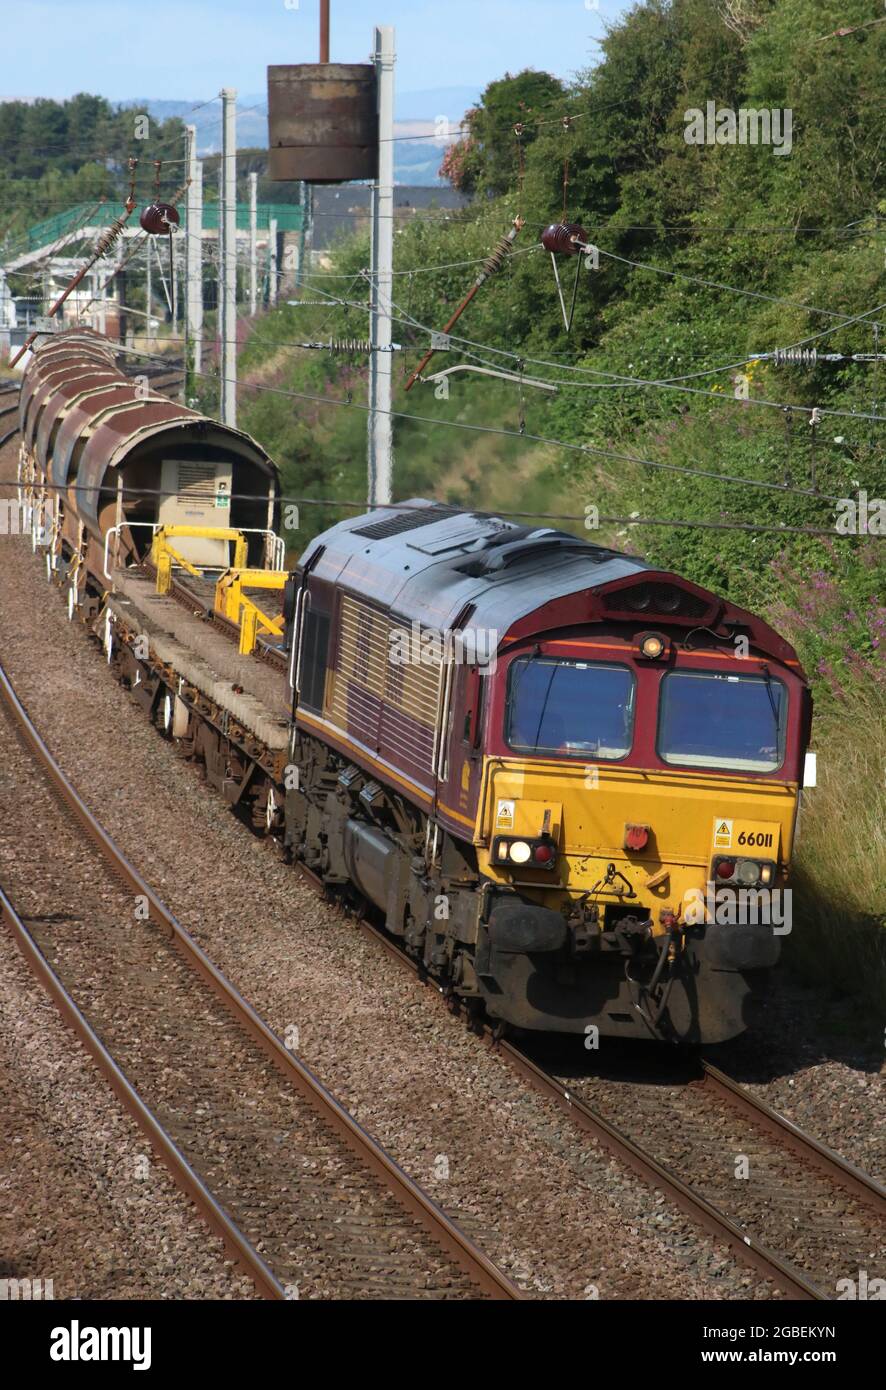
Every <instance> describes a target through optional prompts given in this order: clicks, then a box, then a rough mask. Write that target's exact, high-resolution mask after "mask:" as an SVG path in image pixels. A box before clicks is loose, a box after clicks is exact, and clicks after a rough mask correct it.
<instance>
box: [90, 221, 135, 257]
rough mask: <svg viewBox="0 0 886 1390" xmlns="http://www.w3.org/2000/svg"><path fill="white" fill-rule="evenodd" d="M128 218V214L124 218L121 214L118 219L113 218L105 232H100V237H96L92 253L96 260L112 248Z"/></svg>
mask: <svg viewBox="0 0 886 1390" xmlns="http://www.w3.org/2000/svg"><path fill="white" fill-rule="evenodd" d="M128 216H129V214H128V213H127V214H126V216H123V215H122V214H121V216H120V217H115V218H114V221H113V222H112V223H111V225H110V227H108V228H107V230H106V231H104V232H102V234H101V236H100V237H98V239H97V240H96V243H95V252H94V255H95V257H96V258H98V257H99V256H103V255H104V254H105V252H106V251H107V250H108V249H109V247H111V246H113V244H114V242H115V241H116V240H117V238H118V236H119V235H120V233H121V232H122V231H123V228H124V227H125V225H126V219H127V217H128Z"/></svg>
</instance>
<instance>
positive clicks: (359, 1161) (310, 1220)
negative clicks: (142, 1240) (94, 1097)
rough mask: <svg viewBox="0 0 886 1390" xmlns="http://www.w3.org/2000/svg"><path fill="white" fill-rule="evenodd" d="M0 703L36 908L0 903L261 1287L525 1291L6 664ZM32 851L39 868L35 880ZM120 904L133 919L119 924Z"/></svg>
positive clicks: (18, 835) (335, 1291)
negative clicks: (292, 1045)
mask: <svg viewBox="0 0 886 1390" xmlns="http://www.w3.org/2000/svg"><path fill="white" fill-rule="evenodd" d="M0 708H2V710H3V715H4V719H5V720H8V721H9V723H10V724H11V726H12V727H13V728H14V729H15V730H16V732H17V733H18V734H19V736H20V742H21V744H22V745H24V748H26V749H27V754H30V757H28V756H27V755H26V754H25V752H24V750H23V749H22V748H20V747H19V743H18V741H11V742H10V748H9V752H10V757H9V759H8V760H7V764H6V766H7V773H8V775H9V774H10V771H11V769H12V767H13V761H14V755H15V750H14V749H13V747H12V742H15V744H16V748H17V749H18V757H19V759H20V761H21V763H22V766H21V767H19V768H18V774H19V780H25V779H26V780H27V781H28V786H27V787H26V792H27V796H28V806H29V816H28V817H19V818H18V820H17V822H16V823H15V826H14V831H13V830H12V829H10V831H9V832H8V835H10V836H11V835H12V834H13V833H14V836H15V840H14V848H10V847H8V848H7V855H6V859H7V864H8V870H7V879H11V878H14V877H15V875H16V872H18V873H19V875H21V872H22V871H21V869H19V870H18V871H17V869H16V863H17V861H19V860H21V861H22V862H23V863H24V864H25V865H26V866H28V868H30V873H28V871H27V868H26V870H25V877H24V878H21V877H20V880H19V884H18V887H17V889H16V894H15V896H17V897H18V898H22V897H27V898H28V900H29V902H30V903H31V907H32V911H31V913H30V917H29V916H28V914H27V913H26V912H25V911H24V910H23V905H22V902H21V901H18V902H16V903H15V904H14V903H13V901H12V897H11V895H10V894H9V893H8V892H7V891H6V890H5V889H4V890H0V910H2V916H3V918H4V920H5V921H6V923H7V926H8V927H9V929H10V931H11V933H12V935H13V937H14V938H15V940H16V941H17V944H18V945H19V948H20V949H21V951H22V954H23V956H24V958H25V960H26V961H27V963H28V964H29V966H30V967H31V969H32V970H33V972H34V973H35V974H36V975H37V977H38V978H39V979H40V981H41V982H42V983H43V985H44V986H45V987H46V988H47V989H48V991H49V992H50V993H51V995H52V996H53V998H54V999H55V1002H56V1003H57V1004H58V1006H59V1008H60V1010H61V1011H62V1013H63V1015H64V1017H65V1018H66V1020H67V1021H68V1022H69V1023H70V1025H71V1026H72V1027H73V1028H74V1030H75V1032H76V1033H77V1034H78V1036H79V1037H80V1038H81V1040H82V1041H83V1043H84V1045H85V1046H86V1047H87V1049H88V1050H89V1051H90V1052H91V1053H92V1055H93V1057H94V1058H95V1059H96V1061H97V1062H98V1064H99V1066H100V1068H101V1069H102V1071H103V1073H104V1075H105V1076H106V1077H107V1079H108V1080H109V1082H110V1083H111V1085H112V1086H113V1087H114V1089H115V1090H116V1092H117V1094H118V1096H119V1097H120V1099H121V1100H122V1101H123V1103H124V1104H125V1105H126V1107H127V1108H128V1109H129V1111H130V1113H131V1114H132V1115H133V1116H134V1118H135V1119H136V1120H137V1122H138V1123H139V1124H140V1125H141V1127H142V1129H143V1131H144V1132H145V1134H146V1135H147V1136H148V1138H149V1140H150V1142H151V1144H152V1145H153V1146H154V1148H155V1149H156V1151H157V1153H158V1154H159V1156H160V1157H161V1159H162V1160H163V1161H164V1162H165V1163H166V1164H167V1166H168V1167H169V1170H170V1172H171V1173H172V1175H173V1177H174V1178H175V1180H176V1181H177V1182H178V1183H179V1184H180V1186H181V1187H182V1188H183V1189H184V1190H185V1191H186V1192H187V1194H188V1195H189V1196H190V1197H191V1198H192V1200H193V1201H194V1202H195V1203H196V1204H197V1206H198V1209H199V1210H200V1211H201V1212H202V1214H203V1215H204V1217H205V1219H206V1221H207V1223H208V1224H209V1225H210V1226H211V1228H212V1229H213V1230H215V1231H216V1232H217V1233H218V1234H219V1235H220V1236H221V1238H222V1240H223V1241H224V1242H225V1245H226V1247H227V1249H228V1251H229V1252H230V1254H231V1255H232V1257H233V1258H234V1259H236V1260H237V1262H238V1263H239V1264H240V1265H241V1266H242V1267H243V1268H244V1269H245V1270H246V1271H247V1272H248V1273H249V1275H250V1277H251V1278H252V1279H253V1280H254V1282H255V1286H256V1289H257V1290H258V1291H259V1293H261V1294H262V1295H264V1296H266V1297H270V1298H281V1297H286V1296H292V1290H293V1289H295V1290H296V1295H295V1296H299V1294H300V1293H302V1294H304V1291H306V1296H326V1297H336V1296H342V1295H347V1296H370V1297H389V1296H397V1297H415V1296H420V1297H431V1298H434V1297H437V1298H439V1297H458V1298H471V1297H476V1296H477V1295H478V1294H480V1295H482V1296H485V1297H491V1298H497V1299H501V1298H505V1299H520V1298H522V1297H524V1296H525V1295H523V1293H522V1291H521V1290H520V1289H519V1288H517V1287H516V1285H514V1284H513V1283H511V1281H510V1280H509V1279H508V1278H507V1277H506V1276H505V1275H504V1274H503V1273H502V1272H501V1271H500V1270H499V1269H498V1268H497V1267H496V1266H495V1265H494V1264H493V1263H492V1261H490V1260H489V1259H488V1257H487V1256H486V1255H485V1254H484V1253H483V1252H482V1251H481V1250H480V1249H479V1248H478V1247H477V1246H476V1245H475V1244H474V1243H473V1242H472V1241H471V1240H470V1239H469V1238H468V1237H467V1236H466V1235H465V1234H464V1233H463V1232H462V1231H461V1230H460V1229H459V1227H458V1226H457V1225H456V1224H455V1223H454V1222H453V1221H452V1220H450V1218H449V1217H448V1216H447V1215H446V1214H445V1213H444V1212H443V1211H442V1210H441V1209H440V1208H439V1207H438V1206H437V1205H436V1204H435V1203H434V1202H433V1201H432V1199H431V1198H430V1197H428V1196H427V1194H426V1193H425V1192H424V1191H423V1190H422V1189H421V1188H420V1187H419V1186H418V1185H417V1184H416V1183H414V1182H413V1181H412V1179H411V1178H409V1176H408V1175H407V1174H406V1173H405V1172H403V1170H402V1169H401V1168H400V1167H399V1166H398V1164H397V1163H396V1161H395V1160H394V1159H393V1158H392V1157H391V1155H390V1154H388V1153H387V1152H386V1151H385V1150H384V1149H383V1148H382V1147H381V1146H380V1145H379V1144H378V1143H377V1142H376V1141H375V1140H374V1139H373V1138H372V1137H371V1136H370V1135H369V1134H368V1133H367V1132H366V1131H365V1130H364V1129H363V1128H362V1127H361V1126H360V1125H359V1123H358V1122H357V1121H356V1120H355V1119H354V1118H353V1116H352V1115H350V1114H349V1113H348V1111H347V1110H346V1109H345V1108H344V1107H343V1106H342V1105H341V1104H340V1103H339V1101H338V1100H336V1098H335V1097H334V1096H333V1095H331V1093H330V1092H329V1091H328V1090H327V1089H326V1088H325V1087H324V1086H323V1085H322V1083H321V1082H320V1081H319V1080H318V1079H317V1078H316V1077H315V1076H314V1075H313V1074H312V1073H311V1072H310V1071H309V1070H308V1068H306V1067H305V1066H304V1065H303V1063H302V1062H301V1061H300V1060H299V1058H298V1057H297V1055H295V1053H294V1052H293V1051H291V1050H289V1049H288V1048H287V1047H285V1046H284V1045H283V1043H282V1042H281V1041H280V1040H279V1039H278V1038H277V1037H276V1035H275V1034H273V1033H272V1032H271V1031H270V1030H269V1029H268V1028H267V1026H266V1025H265V1023H264V1022H263V1021H262V1019H261V1018H259V1016H258V1015H257V1014H256V1013H255V1011H254V1010H253V1009H252V1008H251V1006H250V1005H249V1004H248V1003H247V1002H246V1001H245V1000H244V999H243V998H242V997H241V996H240V994H239V993H238V992H237V990H236V989H235V987H234V986H233V985H232V984H231V982H230V981H229V980H227V979H226V978H225V977H224V976H223V975H222V974H221V972H220V971H219V970H218V969H217V968H216V967H215V966H214V965H213V963H212V962H211V961H210V960H209V958H208V957H207V956H206V955H205V953H204V952H203V951H202V950H201V949H200V947H199V946H198V945H197V943H196V942H195V941H194V939H193V938H192V937H191V936H190V935H189V934H188V933H187V932H186V931H185V930H184V928H183V927H182V926H181V925H180V924H179V923H178V922H177V920H176V919H175V917H174V916H173V915H172V914H171V912H170V911H169V910H168V908H167V907H166V906H165V905H164V904H163V902H162V901H161V900H160V898H159V897H158V896H157V895H156V894H155V893H154V892H153V890H152V889H151V888H150V887H149V886H148V885H147V884H146V883H145V882H144V880H143V879H142V878H141V876H140V875H139V873H138V871H137V870H136V869H135V868H134V866H133V865H132V864H131V863H130V862H129V861H128V860H127V859H126V857H125V856H124V855H123V854H122V853H121V851H120V850H119V849H118V848H117V847H116V846H115V845H114V843H113V841H112V840H111V839H110V837H109V836H108V835H107V833H106V832H105V831H104V830H103V828H102V827H101V826H100V825H99V823H98V822H97V821H96V819H95V818H94V816H93V815H92V813H91V812H90V810H89V808H88V807H87V806H86V805H85V803H84V802H83V801H82V799H81V798H80V797H79V795H78V793H77V792H76V790H75V789H74V788H73V786H72V785H71V784H70V782H69V781H68V779H67V778H66V777H65V774H64V773H63V772H62V770H61V768H60V767H59V766H58V764H57V763H56V762H55V760H54V759H53V757H52V755H51V753H50V752H49V750H48V749H47V747H46V745H45V744H44V742H43V741H42V739H41V738H40V735H39V733H38V732H37V730H36V729H35V727H34V725H33V723H32V722H31V720H30V718H29V716H28V714H27V712H26V711H25V709H24V707H23V706H22V704H21V702H20V701H19V700H18V697H17V696H16V693H15V691H14V689H13V687H12V685H11V683H10V681H9V678H8V676H7V675H6V673H5V672H4V671H3V669H2V667H0ZM28 768H29V769H30V773H28V771H27V769H28ZM42 803H45V805H43V804H42ZM38 807H39V810H40V814H39V815H38V814H37V812H38ZM53 817H54V821H53ZM71 818H73V819H74V820H75V821H76V822H77V833H76V835H73V836H72V835H71V834H70V829H71V827H70V819H71ZM38 821H39V828H38ZM9 823H10V818H7V824H9ZM53 823H54V824H55V836H54V838H53V840H52V854H51V856H49V855H46V853H45V850H46V846H45V843H44V844H43V855H42V858H41V853H40V847H39V845H38V843H37V837H38V836H42V837H43V840H44V842H45V837H46V834H47V830H46V826H47V825H51V824H53ZM66 830H67V832H68V833H67V835H66V833H65V831H66ZM41 862H44V863H51V871H50V872H49V884H48V886H47V884H46V883H43V885H42V886H41V887H40V888H37V887H34V886H33V883H32V880H36V878H37V875H36V873H35V871H34V869H33V865H34V864H35V863H41ZM109 881H110V882H111V883H112V884H113V885H114V886H113V887H109ZM7 886H8V884H7ZM35 895H36V897H35ZM32 899H33V901H32ZM133 904H136V905H140V906H141V907H142V908H143V909H144V912H143V918H138V919H137V920H134V919H133ZM50 906H51V909H52V910H51V911H50V910H48V909H49V907H50ZM136 916H137V914H136ZM195 977H196V978H195ZM121 1000H125V1009H122V1008H121ZM209 1040H211V1042H210V1041H209ZM220 1057H222V1059H223V1061H222V1062H221V1063H220V1061H219V1058H220Z"/></svg>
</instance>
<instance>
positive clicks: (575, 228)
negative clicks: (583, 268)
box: [541, 222, 588, 256]
mask: <svg viewBox="0 0 886 1390" xmlns="http://www.w3.org/2000/svg"><path fill="white" fill-rule="evenodd" d="M587 240H588V234H587V232H586V231H585V229H584V227H580V226H579V225H578V223H577V222H552V223H551V225H550V227H545V229H544V231H543V232H542V234H541V244H542V246H543V247H544V248H545V250H546V251H550V252H551V253H552V254H553V255H560V256H577V255H578V253H579V251H581V249H582V246H584V245H586V244H587Z"/></svg>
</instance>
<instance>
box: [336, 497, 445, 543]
mask: <svg viewBox="0 0 886 1390" xmlns="http://www.w3.org/2000/svg"><path fill="white" fill-rule="evenodd" d="M457 514H458V508H457V507H441V506H438V505H434V506H432V507H423V508H421V510H416V511H402V512H395V514H394V515H393V516H386V517H384V518H383V519H382V520H381V521H371V522H370V523H369V525H368V526H355V527H354V529H353V530H352V532H351V535H352V536H365V537H366V539H367V540H370V541H383V540H387V538H388V536H399V535H401V534H402V532H403V531H415V530H417V529H418V527H419V526H431V525H433V523H434V522H437V521H444V520H445V519H446V517H449V516H456V515H457Z"/></svg>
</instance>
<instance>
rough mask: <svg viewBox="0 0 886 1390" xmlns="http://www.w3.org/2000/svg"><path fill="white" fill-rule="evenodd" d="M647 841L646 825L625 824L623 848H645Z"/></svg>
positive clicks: (647, 830) (647, 828) (647, 831)
mask: <svg viewBox="0 0 886 1390" xmlns="http://www.w3.org/2000/svg"><path fill="white" fill-rule="evenodd" d="M648 843H649V826H648V825H626V826H625V849H633V850H638V849H645V848H646V846H647V845H648Z"/></svg>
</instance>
